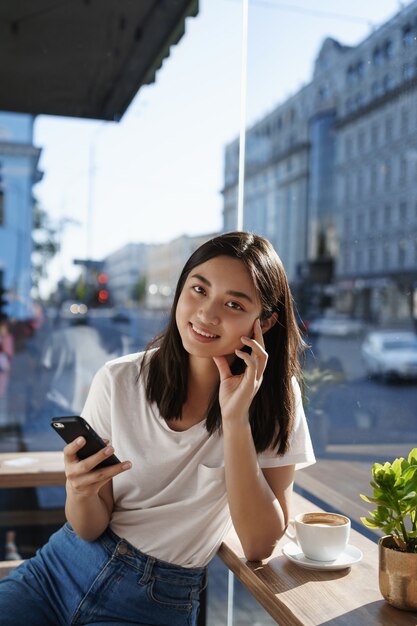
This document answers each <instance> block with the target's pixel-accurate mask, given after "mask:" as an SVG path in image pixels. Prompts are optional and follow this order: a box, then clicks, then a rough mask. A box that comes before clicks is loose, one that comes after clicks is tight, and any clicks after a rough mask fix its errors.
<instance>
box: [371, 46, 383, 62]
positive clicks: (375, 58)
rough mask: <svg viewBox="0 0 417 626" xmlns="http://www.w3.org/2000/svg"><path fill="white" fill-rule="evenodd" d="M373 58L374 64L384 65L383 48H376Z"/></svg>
mask: <svg viewBox="0 0 417 626" xmlns="http://www.w3.org/2000/svg"><path fill="white" fill-rule="evenodd" d="M372 60H373V63H374V65H382V63H383V61H384V55H383V53H382V50H381V48H379V47H378V48H375V49H374V51H373V54H372Z"/></svg>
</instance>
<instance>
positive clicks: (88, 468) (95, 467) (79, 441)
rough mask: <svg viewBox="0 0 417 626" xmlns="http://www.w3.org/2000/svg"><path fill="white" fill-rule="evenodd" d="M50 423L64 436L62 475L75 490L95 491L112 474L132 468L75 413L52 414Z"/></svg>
mask: <svg viewBox="0 0 417 626" xmlns="http://www.w3.org/2000/svg"><path fill="white" fill-rule="evenodd" d="M51 426H52V427H53V428H54V430H55V431H56V432H57V433H58V434H59V435H60V436H61V437H62V439H64V441H65V442H66V443H67V445H66V446H65V448H64V461H65V474H66V476H67V478H68V479H69V480H70V482H71V486H72V487H73V488H74V489H75V490H76V491H80V490H81V491H84V490H85V491H86V494H87V495H91V493H97V491H99V490H100V489H101V487H102V486H103V485H105V484H106V483H107V482H109V481H110V480H111V479H112V478H113V477H114V476H117V474H120V473H122V472H124V471H126V470H128V469H130V468H131V466H132V464H131V463H130V462H129V461H126V462H124V463H121V462H120V461H119V459H118V458H117V456H116V455H115V454H114V449H113V447H112V446H109V445H108V441H107V440H106V441H105V440H103V439H102V438H101V437H100V436H99V435H98V434H97V433H96V432H95V430H94V429H93V428H92V427H91V426H90V425H89V424H88V422H86V420H84V419H83V418H82V417H80V416H78V415H69V416H65V417H55V418H54V419H53V420H52V421H51Z"/></svg>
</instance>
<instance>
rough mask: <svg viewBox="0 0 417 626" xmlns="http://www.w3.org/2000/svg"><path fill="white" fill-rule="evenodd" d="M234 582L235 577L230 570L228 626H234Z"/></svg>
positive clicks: (228, 580)
mask: <svg viewBox="0 0 417 626" xmlns="http://www.w3.org/2000/svg"><path fill="white" fill-rule="evenodd" d="M234 582H235V577H234V575H233V572H232V571H231V570H230V569H229V572H228V577H227V626H233V604H234Z"/></svg>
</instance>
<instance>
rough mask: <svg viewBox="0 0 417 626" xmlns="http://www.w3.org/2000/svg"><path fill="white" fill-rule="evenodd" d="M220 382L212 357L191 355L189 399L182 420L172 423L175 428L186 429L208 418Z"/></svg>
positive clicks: (183, 410) (185, 404)
mask: <svg viewBox="0 0 417 626" xmlns="http://www.w3.org/2000/svg"><path fill="white" fill-rule="evenodd" d="M218 382H219V372H218V370H217V367H216V365H215V363H214V361H213V360H212V359H195V358H193V357H190V359H189V366H188V390H187V399H186V401H185V403H184V404H183V407H182V415H181V420H180V422H175V423H172V424H171V423H170V426H171V428H173V429H175V430H186V429H188V428H190V427H191V426H193V425H194V424H198V423H199V422H202V421H203V420H205V419H206V416H207V409H208V407H209V404H210V401H211V398H212V396H213V392H214V390H215V389H216V387H217V385H218Z"/></svg>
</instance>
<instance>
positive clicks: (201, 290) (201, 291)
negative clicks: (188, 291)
mask: <svg viewBox="0 0 417 626" xmlns="http://www.w3.org/2000/svg"><path fill="white" fill-rule="evenodd" d="M192 289H193V291H195V292H196V293H202V294H205V293H206V292H205V290H204V288H203V287H200V285H194V287H193V288H192Z"/></svg>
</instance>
